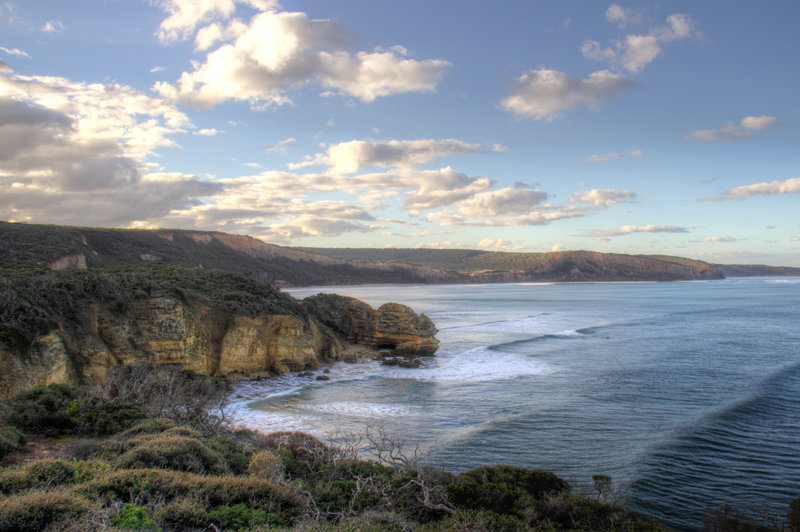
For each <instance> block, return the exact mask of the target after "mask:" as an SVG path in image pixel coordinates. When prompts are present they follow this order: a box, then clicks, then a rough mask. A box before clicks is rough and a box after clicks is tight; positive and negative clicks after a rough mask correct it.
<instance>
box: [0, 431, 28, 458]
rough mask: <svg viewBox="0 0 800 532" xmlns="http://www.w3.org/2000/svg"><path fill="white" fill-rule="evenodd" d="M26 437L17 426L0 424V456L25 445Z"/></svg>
mask: <svg viewBox="0 0 800 532" xmlns="http://www.w3.org/2000/svg"><path fill="white" fill-rule="evenodd" d="M27 441H28V437H27V436H25V433H24V432H22V431H21V430H19V429H18V428H17V427H12V426H11V425H0V458H3V457H4V456H5V455H7V454H8V453H11V452H14V451H18V450H20V449H22V448H23V447H24V446H25V443H26V442H27Z"/></svg>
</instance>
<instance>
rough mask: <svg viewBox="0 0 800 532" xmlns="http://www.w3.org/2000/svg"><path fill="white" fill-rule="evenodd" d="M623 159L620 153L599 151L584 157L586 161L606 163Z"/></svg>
mask: <svg viewBox="0 0 800 532" xmlns="http://www.w3.org/2000/svg"><path fill="white" fill-rule="evenodd" d="M620 159H622V157H620V155H619V153H597V154H594V155H587V156H586V157H584V158H583V162H585V163H604V162H606V161H619V160H620Z"/></svg>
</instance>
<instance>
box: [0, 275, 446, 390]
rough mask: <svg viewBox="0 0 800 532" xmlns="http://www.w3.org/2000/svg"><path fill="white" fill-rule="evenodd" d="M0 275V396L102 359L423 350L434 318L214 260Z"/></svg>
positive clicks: (102, 366)
mask: <svg viewBox="0 0 800 532" xmlns="http://www.w3.org/2000/svg"><path fill="white" fill-rule="evenodd" d="M3 281H4V282H3V283H0V301H2V311H0V365H1V366H0V367H2V368H3V370H4V371H3V372H2V373H0V397H8V396H11V395H14V394H16V393H18V392H20V391H23V390H27V389H29V388H31V387H33V386H36V385H45V384H51V383H69V384H78V383H85V384H95V383H100V382H102V381H103V379H104V376H105V372H106V370H107V369H108V368H112V367H115V366H119V365H130V364H136V363H148V364H175V365H179V366H180V367H182V368H185V369H189V370H192V371H194V372H195V373H198V374H200V375H210V376H220V377H229V378H258V377H264V376H268V375H274V374H282V373H286V372H289V371H301V370H305V369H310V368H316V367H317V366H318V365H319V364H320V363H321V362H325V361H337V360H348V361H354V360H355V359H356V358H357V357H358V356H363V355H364V353H368V354H370V353H371V354H374V355H375V356H379V350H383V351H385V352H386V353H388V354H392V355H394V354H397V355H433V354H434V352H435V351H436V349H437V347H438V343H439V342H438V340H437V339H436V338H435V334H436V332H437V330H436V328H435V326H434V325H433V323H432V322H431V320H430V319H428V318H427V317H426V316H424V315H422V316H420V315H417V314H416V313H415V312H414V311H413V310H412V309H411V308H409V307H407V306H405V305H400V304H397V303H387V304H385V305H382V306H381V307H380V308H378V309H374V308H372V307H371V306H370V305H368V304H366V303H364V302H363V301H359V300H356V299H352V298H347V297H342V296H336V295H332V294H326V295H319V296H314V297H311V298H307V299H306V300H304V301H298V300H295V299H294V298H291V297H290V296H288V295H286V294H283V293H280V292H279V291H277V290H276V289H274V288H272V287H271V286H269V285H267V284H264V283H259V282H257V281H255V280H252V279H249V278H246V277H243V276H235V275H233V274H229V273H223V272H211V271H202V270H183V269H174V268H170V269H168V270H167V269H164V268H154V269H152V270H149V271H146V272H130V271H121V272H113V273H109V272H96V271H91V270H89V271H82V272H51V273H47V274H42V275H40V276H34V277H26V278H23V279H17V280H16V282H14V280H12V281H11V282H9V280H3Z"/></svg>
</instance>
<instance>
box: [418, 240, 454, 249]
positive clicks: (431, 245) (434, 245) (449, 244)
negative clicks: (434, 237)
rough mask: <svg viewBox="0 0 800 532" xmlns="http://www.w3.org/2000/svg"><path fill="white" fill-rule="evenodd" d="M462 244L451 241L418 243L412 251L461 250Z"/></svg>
mask: <svg viewBox="0 0 800 532" xmlns="http://www.w3.org/2000/svg"><path fill="white" fill-rule="evenodd" d="M463 247H464V244H462V243H461V242H453V241H452V240H444V241H440V242H420V243H419V244H417V245H415V246H414V249H453V248H463Z"/></svg>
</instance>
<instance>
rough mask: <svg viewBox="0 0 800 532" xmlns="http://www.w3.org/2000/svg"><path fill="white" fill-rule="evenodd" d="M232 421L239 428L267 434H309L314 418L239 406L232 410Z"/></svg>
mask: <svg viewBox="0 0 800 532" xmlns="http://www.w3.org/2000/svg"><path fill="white" fill-rule="evenodd" d="M232 410H233V412H232V421H233V424H234V425H236V426H237V427H242V428H248V429H252V430H257V431H260V432H263V433H265V434H267V433H270V432H282V431H303V432H308V431H309V426H310V425H311V420H312V419H313V417H314V416H311V415H304V414H298V413H291V412H286V411H283V412H274V411H268V410H259V409H256V408H249V407H247V406H246V405H239V406H238V407H235V408H233V409H232Z"/></svg>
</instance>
